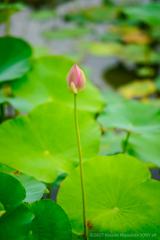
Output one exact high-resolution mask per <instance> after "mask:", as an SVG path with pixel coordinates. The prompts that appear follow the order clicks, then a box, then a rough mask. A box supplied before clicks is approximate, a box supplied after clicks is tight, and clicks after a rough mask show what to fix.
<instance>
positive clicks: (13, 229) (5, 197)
mask: <svg viewBox="0 0 160 240" xmlns="http://www.w3.org/2000/svg"><path fill="white" fill-rule="evenodd" d="M0 182H1V185H0V193H1V194H0V202H1V203H2V204H3V205H2V204H1V208H2V206H4V209H5V210H6V212H5V213H4V214H3V215H2V216H1V218H0V239H1V240H6V239H10V240H15V239H16V240H21V239H30V240H31V239H37V240H40V239H42V238H44V237H45V239H47V240H52V239H53V238H54V239H57V240H61V239H64V236H65V239H67V240H71V239H72V231H71V225H70V222H69V219H68V217H67V215H66V213H65V212H64V211H63V209H62V208H61V207H60V206H58V205H57V204H56V203H54V202H53V201H52V200H41V201H39V202H35V203H32V204H29V203H26V204H24V203H23V200H24V199H25V189H24V187H23V185H22V184H21V183H20V182H19V181H18V180H17V179H15V178H14V177H12V176H11V175H9V174H6V173H2V172H1V173H0ZM8 186H9V188H8Z"/></svg>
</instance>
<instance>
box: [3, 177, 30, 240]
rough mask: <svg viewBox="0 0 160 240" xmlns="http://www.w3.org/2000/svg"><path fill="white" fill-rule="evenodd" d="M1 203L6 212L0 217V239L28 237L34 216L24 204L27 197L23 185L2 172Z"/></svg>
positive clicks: (11, 239) (18, 239) (17, 239)
mask: <svg viewBox="0 0 160 240" xmlns="http://www.w3.org/2000/svg"><path fill="white" fill-rule="evenodd" d="M0 183H1V184H0V202H1V204H3V207H4V210H5V211H6V212H5V213H4V214H3V215H2V216H1V217H0V239H1V240H6V239H10V240H14V239H16V240H21V239H23V238H22V236H23V235H24V234H25V235H26V236H27V235H28V227H29V224H30V223H31V221H32V219H33V217H34V215H33V213H32V212H31V211H30V210H29V209H28V207H26V206H25V205H24V204H23V200H24V199H25V197H26V193H25V189H24V187H23V186H22V184H21V183H20V182H19V181H18V180H17V179H15V178H14V177H12V176H11V175H9V174H6V173H2V172H0Z"/></svg>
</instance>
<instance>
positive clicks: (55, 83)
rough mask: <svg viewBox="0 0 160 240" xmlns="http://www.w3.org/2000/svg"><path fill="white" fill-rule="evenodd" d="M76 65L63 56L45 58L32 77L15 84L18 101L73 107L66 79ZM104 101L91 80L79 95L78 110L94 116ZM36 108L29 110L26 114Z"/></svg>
mask: <svg viewBox="0 0 160 240" xmlns="http://www.w3.org/2000/svg"><path fill="white" fill-rule="evenodd" d="M73 65H74V62H73V61H71V60H69V59H67V58H64V57H60V56H47V57H41V58H39V59H37V60H36V61H35V64H34V66H33V68H32V69H31V71H30V72H28V74H26V75H24V76H23V77H22V78H21V79H20V80H18V81H16V82H14V83H13V84H12V89H13V94H14V95H15V96H16V97H22V98H25V99H27V100H28V101H29V102H30V103H32V104H33V105H34V106H37V105H39V104H42V103H45V102H48V101H52V100H56V101H60V102H64V103H65V104H67V105H69V106H71V107H73V95H72V94H71V93H70V92H69V91H68V90H67V82H66V76H67V74H68V72H69V70H70V68H71V67H72V66H73ZM102 106H103V101H102V97H101V95H100V93H99V91H98V89H97V88H96V87H94V86H93V84H92V83H91V82H90V81H89V80H87V83H86V89H85V91H83V92H81V93H80V94H79V95H78V108H79V109H81V110H85V111H89V112H92V113H96V112H100V110H101V109H102ZM31 109H32V108H29V109H28V108H26V111H29V110H31Z"/></svg>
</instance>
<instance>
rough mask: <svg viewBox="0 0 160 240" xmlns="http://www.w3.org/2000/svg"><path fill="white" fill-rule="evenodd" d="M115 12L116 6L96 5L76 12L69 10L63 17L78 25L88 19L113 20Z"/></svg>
mask: <svg viewBox="0 0 160 240" xmlns="http://www.w3.org/2000/svg"><path fill="white" fill-rule="evenodd" d="M116 12H117V8H116V7H115V6H107V7H106V6H97V7H91V8H87V9H85V10H80V11H78V12H69V13H67V14H66V16H65V19H66V20H67V21H75V22H77V23H79V24H80V25H83V24H85V23H87V22H88V21H90V22H94V23H101V22H106V21H108V20H114V19H115V17H116Z"/></svg>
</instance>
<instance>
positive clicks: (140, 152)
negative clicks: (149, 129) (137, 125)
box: [127, 133, 160, 167]
mask: <svg viewBox="0 0 160 240" xmlns="http://www.w3.org/2000/svg"><path fill="white" fill-rule="evenodd" d="M159 143H160V133H157V134H149V135H147V134H143V135H137V134H131V136H130V138H129V143H128V147H127V152H128V153H129V154H130V155H132V156H135V157H137V158H138V159H139V160H141V161H142V162H144V163H153V164H155V165H156V166H158V167H160V148H159Z"/></svg>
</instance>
